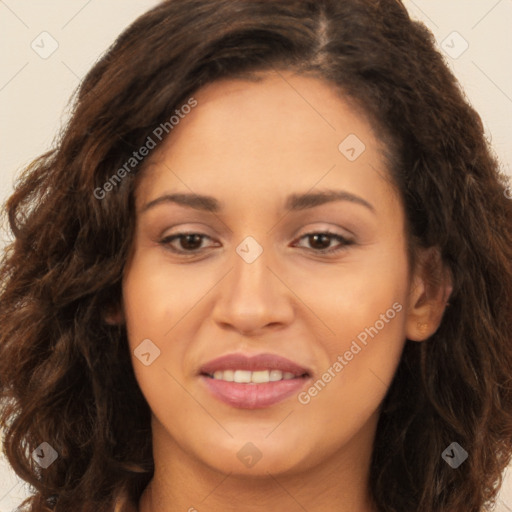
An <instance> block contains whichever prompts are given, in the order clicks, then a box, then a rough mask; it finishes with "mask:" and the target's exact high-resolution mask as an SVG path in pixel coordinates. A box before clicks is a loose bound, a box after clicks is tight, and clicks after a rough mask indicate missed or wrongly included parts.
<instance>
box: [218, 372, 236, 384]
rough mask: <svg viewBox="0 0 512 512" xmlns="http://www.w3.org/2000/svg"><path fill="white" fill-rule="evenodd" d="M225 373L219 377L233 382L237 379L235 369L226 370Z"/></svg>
mask: <svg viewBox="0 0 512 512" xmlns="http://www.w3.org/2000/svg"><path fill="white" fill-rule="evenodd" d="M219 373H224V375H221V376H220V377H219V378H220V379H222V380H227V381H228V382H233V381H234V380H235V372H234V371H233V370H224V372H219Z"/></svg>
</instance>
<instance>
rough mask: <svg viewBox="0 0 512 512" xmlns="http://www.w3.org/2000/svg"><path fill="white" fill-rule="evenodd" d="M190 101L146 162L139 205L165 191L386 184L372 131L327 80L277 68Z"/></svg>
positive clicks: (252, 191)
mask: <svg viewBox="0 0 512 512" xmlns="http://www.w3.org/2000/svg"><path fill="white" fill-rule="evenodd" d="M193 97H194V98H195V100H196V101H197V106H196V107H195V108H194V109H193V110H192V111H191V112H190V113H188V114H186V115H183V117H182V119H180V121H179V124H178V125H177V126H175V127H174V128H173V130H172V132H171V133H170V135H169V136H168V138H167V139H164V140H163V142H162V143H161V144H160V145H159V146H158V147H157V148H156V149H155V151H154V152H153V153H152V154H151V155H150V157H149V158H148V160H147V162H146V164H145V169H144V172H143V177H142V180H141V183H140V187H139V190H138V193H137V198H138V202H139V203H140V202H142V201H145V202H147V201H148V200H149V199H150V198H151V197H152V196H154V195H155V194H156V193H158V192H161V191H162V190H164V189H165V191H166V192H171V191H181V192H201V193H204V192H207V191H213V190H215V191H216V192H218V194H220V195H221V196H231V197H232V198H233V192H234V191H236V193H237V194H238V195H244V194H246V195H249V196H254V197H256V196H257V195H259V196H260V197H272V196H276V197H284V195H288V193H290V192H292V190H291V189H292V188H293V189H294V190H301V191H304V190H309V189H312V188H313V187H315V186H318V187H320V188H328V187H331V186H332V187H338V188H339V186H340V185H345V186H346V187H348V189H349V191H350V189H351V188H352V189H354V188H355V189H358V190H359V191H361V190H362V189H364V188H371V186H372V182H373V181H379V182H380V183H375V185H378V186H380V187H382V186H386V185H388V182H387V180H386V179H384V180H383V179H382V178H383V177H386V175H387V171H386V169H385V167H386V163H385V160H384V157H383V155H382V151H381V150H382V149H383V146H382V144H381V143H380V141H379V140H378V138H377V137H376V135H375V133H374V131H373V127H372V126H371V124H370V123H369V121H368V120H367V119H366V118H365V117H364V116H362V115H361V114H360V113H359V112H358V111H357V110H355V109H354V108H352V106H351V105H350V104H349V103H348V102H347V101H344V99H343V97H342V96H341V95H340V93H339V91H338V90H337V89H336V88H335V87H334V86H333V85H331V84H329V83H327V82H324V81H322V80H319V79H316V78H313V77H306V76H301V75H294V74H293V73H291V72H272V73H265V74H261V75H260V79H259V80H258V81H255V80H250V81H249V80H239V79H236V80H222V81H218V82H214V83H212V84H209V85H207V86H205V87H203V88H202V89H199V90H198V91H197V92H196V93H194V94H193ZM215 195H217V194H215ZM246 200H247V197H246Z"/></svg>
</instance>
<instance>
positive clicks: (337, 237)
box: [160, 231, 354, 256]
mask: <svg viewBox="0 0 512 512" xmlns="http://www.w3.org/2000/svg"><path fill="white" fill-rule="evenodd" d="M190 235H197V236H200V237H202V239H201V242H202V241H203V240H204V239H205V238H210V237H209V236H208V235H205V234H203V233H194V232H183V233H176V234H174V235H169V236H167V237H165V238H163V239H162V240H161V241H160V244H161V245H163V246H164V247H165V248H166V249H168V250H170V251H172V252H174V253H177V254H184V255H190V256H192V255H194V254H197V253H198V252H199V251H200V250H201V249H195V250H192V251H183V250H178V249H175V248H173V247H171V242H173V241H174V240H176V239H183V238H184V237H186V236H190ZM314 235H326V236H328V237H330V238H331V239H335V240H337V241H338V242H340V243H341V245H340V246H339V247H336V248H331V249H320V250H316V249H310V250H312V251H313V252H315V253H318V254H334V253H338V252H341V251H343V250H345V249H346V248H347V246H349V245H352V244H353V243H354V241H353V240H348V239H347V238H345V237H343V236H341V235H339V234H337V233H332V232H331V231H313V232H311V233H306V234H304V235H302V236H301V237H300V238H299V240H302V239H303V238H308V237H311V236H314Z"/></svg>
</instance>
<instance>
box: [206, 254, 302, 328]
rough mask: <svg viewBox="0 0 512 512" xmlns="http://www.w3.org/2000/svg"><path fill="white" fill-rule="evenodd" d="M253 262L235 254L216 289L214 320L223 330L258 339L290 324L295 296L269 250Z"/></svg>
mask: <svg viewBox="0 0 512 512" xmlns="http://www.w3.org/2000/svg"><path fill="white" fill-rule="evenodd" d="M263 249H264V250H263V252H262V253H261V254H259V256H258V257H257V258H256V259H255V260H254V261H252V262H250V261H251V258H246V259H244V257H243V256H240V254H243V253H240V254H239V253H237V252H235V253H234V255H233V258H232V259H231V261H230V264H231V268H232V270H231V271H230V272H229V273H228V274H227V276H226V277H225V278H224V279H223V280H222V281H221V283H220V284H219V286H218V287H217V296H216V303H215V306H214V309H213V318H214V320H215V321H216V322H217V324H218V325H220V326H221V328H223V329H230V330H234V331H237V332H239V333H242V334H244V335H246V336H247V335H252V336H257V335H259V334H262V333H263V332H264V331H268V330H269V329H281V328H283V327H285V326H286V325H289V324H290V323H291V322H292V321H293V316H294V307H293V301H294V294H293V292H292V291H291V290H290V288H289V287H288V286H287V285H286V278H285V275H284V271H283V270H282V267H281V266H280V265H279V264H278V263H277V262H276V260H275V259H274V258H271V255H270V250H267V249H266V248H263Z"/></svg>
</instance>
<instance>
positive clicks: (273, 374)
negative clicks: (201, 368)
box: [213, 370, 295, 384]
mask: <svg viewBox="0 0 512 512" xmlns="http://www.w3.org/2000/svg"><path fill="white" fill-rule="evenodd" d="M213 378H214V379H216V380H224V381H227V382H238V383H243V384H266V383H267V382H276V381H278V380H290V379H294V378H295V374H293V373H291V372H282V371H281V370H258V371H255V372H251V371H249V370H224V371H222V370H217V371H216V372H214V374H213Z"/></svg>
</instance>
